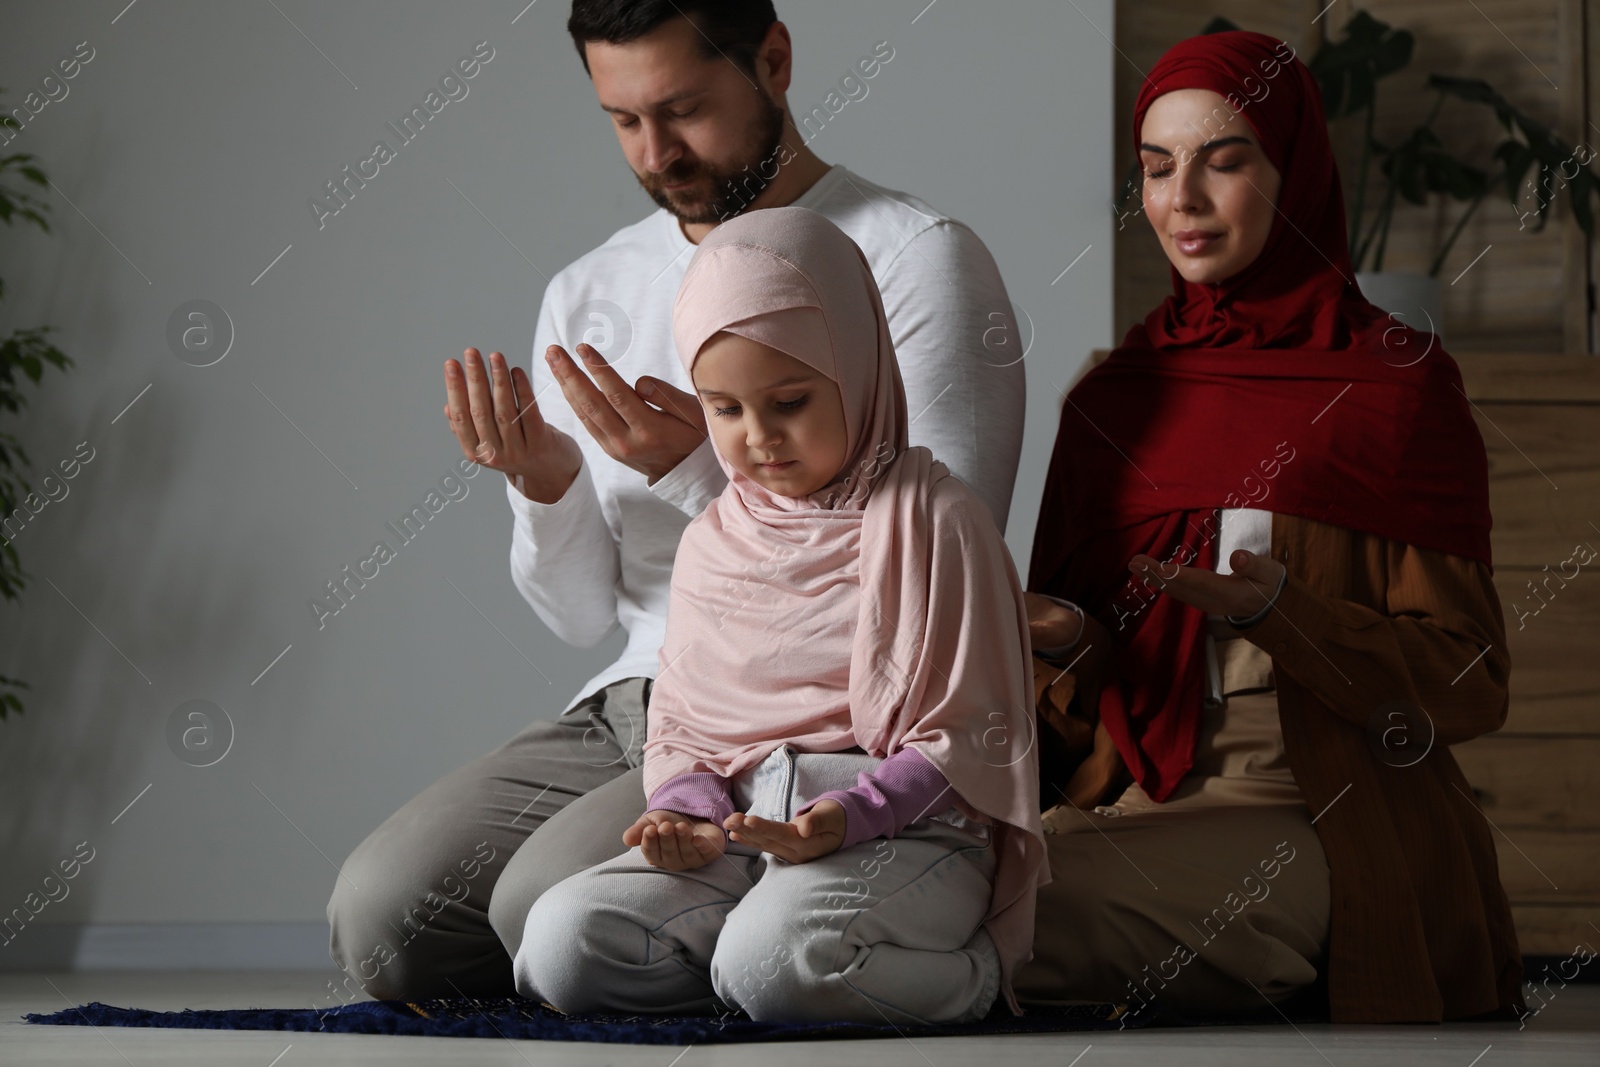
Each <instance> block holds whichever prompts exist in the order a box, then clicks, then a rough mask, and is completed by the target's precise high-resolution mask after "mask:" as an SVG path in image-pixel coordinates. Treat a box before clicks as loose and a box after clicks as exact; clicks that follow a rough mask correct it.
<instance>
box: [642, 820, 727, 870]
mask: <svg viewBox="0 0 1600 1067" xmlns="http://www.w3.org/2000/svg"><path fill="white" fill-rule="evenodd" d="M622 843H623V844H625V845H627V846H629V847H630V848H631V847H633V846H634V845H638V846H639V848H640V851H641V852H643V853H644V859H645V862H646V863H648V864H650V866H652V867H664V868H666V869H667V870H669V871H687V870H691V869H693V868H695V867H704V866H705V865H706V864H708V863H710V862H712V861H713V860H715V859H716V858H717V857H718V856H721V855H722V853H723V852H724V850H726V849H727V847H728V840H727V838H726V836H724V834H723V832H722V828H721V827H720V826H718V825H717V824H716V823H714V822H711V821H710V820H708V819H696V818H693V817H691V816H688V815H684V814H682V813H680V812H676V811H667V810H665V809H661V808H657V809H655V810H653V811H647V812H645V813H644V814H643V815H641V816H639V818H638V819H636V820H634V823H633V825H632V826H630V827H628V828H627V829H626V830H624V831H622Z"/></svg>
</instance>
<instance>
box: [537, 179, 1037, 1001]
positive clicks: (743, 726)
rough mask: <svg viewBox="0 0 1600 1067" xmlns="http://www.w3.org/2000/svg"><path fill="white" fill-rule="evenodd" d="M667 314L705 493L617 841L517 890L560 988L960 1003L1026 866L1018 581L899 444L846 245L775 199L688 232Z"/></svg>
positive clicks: (886, 348) (882, 329)
mask: <svg viewBox="0 0 1600 1067" xmlns="http://www.w3.org/2000/svg"><path fill="white" fill-rule="evenodd" d="M673 336H674V339H675V341H676V343H677V348H678V354H679V357H680V358H681V359H682V361H683V364H684V368H685V370H686V371H687V372H688V373H689V376H690V378H691V380H692V381H693V384H694V387H695V389H696V391H697V393H698V395H699V397H700V400H701V403H702V404H703V405H704V407H705V409H706V416H707V420H706V421H707V425H708V427H709V430H710V434H711V437H712V442H713V444H714V446H715V449H716V452H717V460H718V462H719V463H720V464H721V466H722V468H723V470H724V471H725V472H726V473H727V475H728V486H727V489H726V490H725V491H724V492H723V494H722V495H721V496H720V497H719V498H718V499H716V500H715V501H713V502H712V503H711V505H710V506H709V507H707V509H706V510H705V512H704V513H703V514H701V515H700V516H699V517H698V518H696V519H695V520H694V521H693V522H691V523H690V524H689V526H688V528H687V529H686V530H685V531H684V534H683V539H682V541H681V543H680V544H679V547H678V554H677V558H676V561H675V563H674V566H673V575H672V594H671V596H672V599H671V602H670V604H669V608H668V614H667V628H666V637H665V642H664V644H663V646H662V649H661V659H660V670H659V672H658V674H657V677H656V680H655V684H654V687H653V689H652V691H651V697H650V706H649V711H648V739H647V741H646V742H645V746H644V751H645V764H644V777H645V793H646V796H647V797H648V801H647V804H648V808H649V810H648V811H646V812H645V814H644V815H643V816H641V817H640V818H639V820H638V821H637V822H635V823H634V825H633V826H631V827H630V828H629V829H628V830H627V832H626V833H625V834H624V835H623V843H624V844H626V845H629V846H632V847H631V848H630V851H628V852H626V853H624V854H623V855H621V856H619V857H617V858H616V859H613V860H609V861H607V862H605V863H602V864H599V865H598V866H596V867H592V868H590V869H589V870H587V871H584V872H582V873H580V874H577V875H574V876H572V877H571V878H568V879H566V880H565V881H563V882H561V883H559V884H558V885H556V886H555V887H553V888H552V889H550V890H549V891H547V892H546V893H545V894H544V895H542V896H541V897H540V898H539V899H538V901H537V903H536V904H535V905H534V906H533V908H532V909H531V910H530V912H529V914H528V918H527V926H526V934H525V936H524V937H523V940H522V946H521V949H520V950H519V951H518V953H517V957H516V961H515V968H516V977H517V987H518V989H519V990H520V991H521V992H522V993H523V994H524V995H525V996H529V997H536V998H539V999H542V1000H545V1001H547V1002H549V1003H550V1004H551V1005H552V1006H554V1007H556V1008H558V1009H560V1010H562V1011H565V1012H593V1011H621V1012H651V1013H702V1012H706V1011H720V1010H726V1009H730V1008H732V1009H738V1010H742V1011H744V1012H745V1013H747V1014H748V1015H750V1016H751V1017H752V1018H755V1019H761V1020H786V1021H800V1020H850V1021H862V1022H877V1023H881V1022H884V1021H888V1022H892V1023H897V1024H898V1023H934V1022H954V1021H970V1020H974V1019H980V1018H982V1017H983V1016H984V1015H986V1014H987V1013H988V1011H989V1010H990V1008H991V1007H992V1006H993V1005H994V1004H995V1002H996V999H997V997H998V996H999V995H1000V994H1004V998H1005V1003H1006V1006H1007V1007H1008V1008H1009V1009H1010V1010H1011V1011H1012V1012H1013V1013H1016V1014H1021V1009H1020V1008H1019V1006H1018V1005H1017V1002H1016V997H1015V995H1014V993H1013V992H1012V978H1013V976H1014V975H1015V974H1016V972H1017V970H1018V969H1019V968H1020V967H1021V966H1022V964H1024V963H1026V962H1027V961H1028V959H1029V958H1030V956H1031V954H1032V953H1031V943H1032V939H1033V924H1034V893H1035V890H1036V888H1037V887H1038V886H1040V885H1043V884H1045V883H1047V882H1048V881H1049V880H1050V874H1049V868H1048V865H1047V863H1046V860H1045V854H1044V841H1043V837H1042V832H1041V829H1040V824H1039V787H1038V756H1037V753H1036V752H1035V751H1034V734H1033V714H1034V713H1033V705H1032V702H1031V700H1030V699H1029V698H1030V696H1031V693H1030V681H1029V669H1028V642H1029V638H1028V624H1027V612H1026V608H1025V607H1024V602H1023V594H1022V587H1021V583H1020V582H1019V580H1018V578H1017V574H1016V569H1015V567H1014V566H1013V564H1012V560H1011V557H1010V555H1009V553H1008V552H1007V550H1006V545H1005V542H1004V541H1003V540H1002V538H1001V536H1000V533H999V531H998V530H997V529H996V528H995V525H994V521H993V519H992V518H991V517H990V515H989V512H988V510H987V509H986V508H985V506H984V505H983V503H982V502H981V501H980V500H979V499H978V497H977V496H975V495H974V494H973V493H972V492H971V490H969V489H968V488H967V487H966V485H964V484H963V483H962V482H961V481H960V480H959V479H957V478H955V477H952V476H951V475H950V473H949V471H948V469H947V468H946V467H945V465H944V464H942V463H940V462H939V461H937V460H935V459H934V458H933V456H932V454H931V453H930V452H929V450H928V449H926V448H923V447H915V448H912V447H908V445H907V434H906V431H907V418H906V399H905V390H904V387H903V385H902V382H901V378H900V370H899V365H898V364H897V363H896V361H895V356H894V347H893V344H892V343H891V341H890V338H889V330H888V324H887V319H886V317H885V315H884V310H883V303H882V300H881V298H880V296H879V293H878V287H877V285H876V284H875V282H874V281H873V278H872V273H871V270H870V269H869V267H868V265H867V263H866V260H865V258H864V257H863V256H862V254H861V251H860V249H859V248H858V247H857V246H856V245H855V243H854V242H852V241H851V240H850V238H849V237H847V236H846V235H845V234H844V233H843V231H841V230H840V229H838V227H836V226H835V225H834V224H833V223H832V222H830V221H828V219H826V218H825V217H823V216H822V215H820V214H818V213H816V212H814V211H810V210H808V209H806V208H800V207H782V208H769V209H765V210H760V211H753V212H749V213H747V214H745V215H741V216H739V217H738V218H735V219H733V220H731V221H729V222H726V223H724V224H722V225H721V226H718V227H717V228H716V229H715V230H713V231H712V232H711V234H710V235H709V236H707V237H706V239H705V240H704V241H702V242H701V244H700V246H699V248H698V249H697V250H696V252H695V255H694V259H693V261H692V262H691V263H690V265H689V269H688V271H687V273H686V274H685V275H684V279H683V284H682V287H681V288H680V289H679V291H678V297H677V302H676V304H675V305H674V308H673Z"/></svg>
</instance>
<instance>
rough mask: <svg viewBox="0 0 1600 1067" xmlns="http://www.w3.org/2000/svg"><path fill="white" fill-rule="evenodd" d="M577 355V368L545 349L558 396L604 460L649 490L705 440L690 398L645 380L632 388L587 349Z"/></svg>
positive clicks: (560, 352)
mask: <svg viewBox="0 0 1600 1067" xmlns="http://www.w3.org/2000/svg"><path fill="white" fill-rule="evenodd" d="M578 355H579V356H581V357H583V365H582V369H580V367H579V364H578V362H577V361H575V360H574V359H573V358H572V357H571V356H570V355H568V354H567V350H566V349H564V348H562V347H561V346H560V345H551V346H550V347H549V348H548V349H546V350H545V360H546V362H548V363H549V364H550V371H551V373H552V374H554V375H555V379H556V382H557V384H559V385H560V386H561V393H562V395H563V396H565V397H566V398H567V403H568V404H570V405H571V406H572V410H573V413H574V414H576V415H577V416H578V421H579V422H581V423H583V425H584V427H585V428H587V429H588V431H589V433H590V434H592V435H593V436H594V439H595V440H596V441H597V442H599V445H600V447H601V448H603V449H605V452H606V455H608V456H610V457H611V458H612V459H614V460H616V461H617V462H618V463H622V464H624V465H626V466H628V467H632V468H633V469H634V470H636V471H638V472H639V473H640V474H643V475H646V476H647V477H648V478H649V479H650V484H651V485H654V484H655V483H656V481H657V480H658V479H659V478H661V476H662V475H664V474H666V473H667V472H668V471H670V470H672V468H674V467H676V466H677V465H678V464H679V463H681V462H682V461H683V459H684V457H685V456H687V455H688V454H689V453H691V452H693V451H694V450H695V449H696V448H698V447H700V442H701V441H704V440H705V438H706V415H705V411H704V410H703V409H702V408H701V407H700V401H699V399H698V398H697V397H695V395H694V394H692V393H686V392H684V391H683V390H682V389H679V388H677V387H676V386H674V385H672V384H671V383H670V382H664V381H662V380H661V379H660V378H653V377H650V376H648V375H647V376H645V377H642V378H640V379H639V381H638V383H637V385H638V387H637V388H635V387H634V386H632V385H629V384H628V383H627V381H626V380H624V379H623V377H622V375H620V374H618V373H617V372H616V371H615V370H613V369H612V368H611V366H610V364H608V363H606V361H605V360H604V359H603V358H602V357H601V355H600V353H599V352H597V351H596V350H595V349H594V348H593V347H592V346H590V345H587V344H580V345H578ZM585 370H587V371H588V373H587V374H585V373H584V371H585ZM591 376H592V377H593V381H591V380H590V378H591ZM652 405H653V406H652Z"/></svg>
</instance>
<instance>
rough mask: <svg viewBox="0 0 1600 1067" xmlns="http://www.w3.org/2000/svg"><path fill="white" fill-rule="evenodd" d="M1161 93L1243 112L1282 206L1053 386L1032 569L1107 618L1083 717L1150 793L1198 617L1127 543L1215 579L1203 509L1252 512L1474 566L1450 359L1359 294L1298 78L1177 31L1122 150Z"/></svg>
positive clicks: (1476, 454) (1154, 791)
mask: <svg viewBox="0 0 1600 1067" xmlns="http://www.w3.org/2000/svg"><path fill="white" fill-rule="evenodd" d="M1177 89H1210V90H1212V91H1213V92H1216V93H1218V94H1220V95H1221V96H1222V97H1223V98H1224V100H1226V101H1227V103H1228V107H1229V108H1230V109H1231V110H1233V111H1238V112H1242V113H1243V115H1244V117H1245V119H1246V121H1248V122H1249V123H1250V126H1251V128H1252V129H1253V130H1254V131H1255V133H1256V136H1257V137H1258V138H1259V139H1260V141H1261V146H1262V149H1263V150H1264V151H1265V152H1266V155H1267V157H1268V159H1270V160H1271V161H1272V164H1273V166H1274V167H1276V168H1277V170H1278V172H1279V174H1280V175H1281V176H1282V184H1281V186H1280V189H1279V193H1278V201H1277V214H1276V217H1275V219H1274V221H1273V225H1272V229H1271V232H1270V234H1269V235H1268V238H1267V243H1266V246H1265V248H1264V249H1263V250H1262V252H1261V255H1260V256H1259V257H1257V258H1256V260H1255V261H1254V262H1252V263H1251V264H1250V265H1249V266H1248V267H1246V268H1245V269H1244V270H1242V271H1240V272H1239V273H1238V274H1236V275H1234V276H1233V277H1231V278H1228V279H1227V280H1225V281H1223V282H1220V283H1218V284H1195V283H1190V282H1187V281H1185V280H1184V279H1183V277H1182V276H1181V275H1180V274H1179V273H1178V272H1177V270H1176V269H1174V270H1173V271H1172V287H1173V295H1172V296H1170V297H1168V298H1167V299H1166V300H1165V301H1164V302H1163V303H1162V304H1161V306H1159V307H1158V308H1156V309H1155V310H1154V311H1152V312H1151V313H1150V314H1149V316H1147V317H1146V318H1145V320H1144V322H1143V323H1142V324H1141V325H1138V326H1135V327H1134V328H1133V329H1131V330H1129V331H1128V335H1127V337H1125V338H1124V339H1123V342H1122V345H1121V347H1119V348H1117V349H1116V350H1115V351H1113V352H1112V353H1111V355H1110V357H1109V358H1108V359H1106V360H1105V361H1104V362H1103V363H1101V364H1100V365H1099V366H1097V367H1095V368H1093V369H1092V370H1091V371H1090V372H1089V373H1088V374H1086V375H1085V376H1084V378H1083V380H1082V381H1081V382H1079V383H1078V385H1077V386H1076V387H1075V388H1074V389H1073V390H1072V392H1071V393H1070V394H1069V395H1068V397H1067V404H1066V405H1065V406H1064V407H1063V408H1062V412H1061V425H1060V429H1059V431H1058V432H1057V436H1056V445H1055V452H1054V454H1053V456H1052V457H1051V462H1050V472H1049V476H1048V478H1047V480H1046V483H1045V490H1044V498H1043V501H1042V504H1041V507H1040V512H1039V525H1038V528H1037V529H1036V530H1035V532H1034V541H1033V556H1032V560H1031V563H1030V567H1029V573H1028V588H1029V589H1031V590H1034V591H1036V592H1041V593H1049V594H1053V595H1056V596H1063V597H1067V598H1069V599H1072V600H1074V601H1075V602H1076V603H1078V604H1080V605H1081V606H1082V607H1083V608H1084V610H1085V611H1088V612H1091V613H1092V614H1094V615H1095V616H1096V617H1097V618H1099V619H1100V620H1101V621H1102V622H1103V623H1105V624H1106V626H1107V627H1108V628H1109V629H1110V631H1111V633H1112V636H1113V639H1114V640H1115V642H1116V654H1115V656H1114V657H1113V660H1112V663H1113V666H1112V668H1111V669H1112V677H1110V678H1109V679H1108V684H1106V685H1105V687H1104V688H1103V690H1102V693H1101V698H1100V708H1099V712H1100V717H1101V720H1102V721H1103V722H1104V723H1105V725H1106V730H1107V732H1108V733H1109V734H1110V735H1111V737H1112V739H1113V740H1114V741H1115V742H1116V745H1117V749H1118V751H1119V752H1120V753H1121V755H1122V758H1123V760H1124V762H1125V763H1126V764H1127V765H1128V768H1129V769H1130V770H1131V771H1132V772H1133V775H1134V777H1135V779H1136V780H1137V781H1138V782H1139V783H1140V785H1142V786H1143V787H1144V788H1145V790H1146V792H1148V793H1149V794H1150V796H1151V797H1152V798H1153V799H1155V800H1157V801H1160V800H1163V799H1165V798H1166V797H1167V796H1168V795H1169V794H1170V793H1171V792H1172V790H1173V788H1174V787H1175V786H1176V785H1177V784H1178V781H1179V779H1181V778H1182V777H1183V776H1184V774H1185V773H1187V772H1188V770H1189V769H1190V767H1191V766H1193V763H1194V749H1195V741H1196V738H1197V737H1198V736H1199V730H1200V717H1201V707H1202V684H1203V680H1204V676H1205V663H1204V658H1203V657H1204V654H1205V652H1204V640H1205V614H1204V612H1202V611H1200V610H1199V609H1197V608H1192V607H1189V606H1188V605H1186V604H1183V603H1181V602H1180V601H1178V600H1177V599H1175V598H1173V597H1170V596H1166V595H1162V594H1158V593H1156V592H1154V591H1153V590H1151V589H1150V588H1149V587H1147V586H1145V585H1144V583H1143V582H1141V581H1138V580H1136V579H1134V578H1132V576H1131V575H1130V574H1129V571H1128V561H1129V560H1130V559H1131V558H1132V557H1133V556H1134V555H1136V554H1139V553H1145V554H1147V555H1150V556H1153V557H1155V558H1156V559H1159V560H1163V561H1165V560H1168V559H1174V560H1176V561H1177V562H1179V563H1187V564H1190V565H1193V566H1196V567H1203V568H1207V569H1214V568H1215V565H1216V544H1215V539H1216V514H1215V510H1214V509H1216V508H1223V507H1228V508H1233V507H1259V508H1263V509H1265V510H1268V511H1273V512H1282V513H1285V514H1290V515H1298V516H1301V517H1304V518H1309V519H1315V520H1318V521H1320V522H1325V523H1331V524H1334V525H1338V526H1344V527H1348V528H1351V529H1355V530H1361V531H1363V532H1366V533H1371V534H1375V535H1377V536H1380V537H1385V538H1389V539H1392V540H1397V541H1404V542H1407V543H1409V544H1412V545H1417V546H1419V547H1423V548H1430V549H1437V550H1439V551H1441V552H1447V553H1451V554H1453V555H1459V556H1463V557H1466V558H1468V559H1474V560H1479V561H1481V562H1483V563H1484V564H1490V563H1491V560H1490V556H1489V522H1490V519H1489V493H1488V463H1487V459H1486V456H1485V453H1484V448H1483V439H1482V437H1481V436H1480V435H1479V433H1478V429H1477V426H1476V424H1475V423H1474V422H1473V420H1472V413H1471V410H1470V407H1469V405H1468V403H1467V400H1466V395H1465V393H1464V392H1463V391H1462V388H1461V374H1460V371H1459V370H1458V368H1457V367H1456V364H1455V361H1454V360H1453V359H1451V358H1450V356H1449V355H1447V354H1446V353H1445V352H1444V351H1443V349H1442V348H1441V347H1440V345H1439V342H1438V338H1437V337H1435V336H1434V335H1432V334H1429V333H1419V332H1417V331H1415V330H1412V329H1410V328H1409V327H1406V326H1404V325H1402V324H1401V323H1399V322H1397V321H1395V320H1392V319H1390V318H1389V317H1388V316H1387V315H1385V313H1384V312H1383V311H1381V310H1380V309H1378V308H1376V307H1374V306H1373V305H1372V304H1370V303H1368V302H1367V300H1366V299H1365V298H1364V297H1362V295H1361V291H1360V290H1359V289H1358V288H1357V287H1356V284H1355V275H1354V272H1353V271H1352V269H1351V264H1350V252H1349V247H1348V243H1347V241H1346V238H1345V214H1344V198H1343V195H1342V193H1341V191H1340V184H1339V172H1338V168H1337V167H1336V166H1335V164H1334V160H1333V151H1332V147H1331V145H1330V144H1329V141H1328V131H1327V126H1326V123H1325V120H1324V117H1323V111H1322V99H1321V94H1320V92H1319V90H1318V87H1317V83H1316V81H1315V79H1314V78H1313V77H1312V75H1311V72H1310V71H1309V70H1308V69H1307V68H1306V66H1305V64H1304V63H1302V62H1301V61H1300V60H1299V59H1298V58H1295V57H1294V54H1293V50H1292V49H1290V48H1289V46H1288V45H1286V44H1284V43H1282V42H1280V41H1277V40H1274V39H1273V38H1271V37H1267V36H1265V35H1263V34H1258V33H1248V32H1243V31H1235V32H1229V33H1217V34H1209V35H1206V36H1202V37H1193V38H1190V39H1189V40H1186V41H1183V42H1180V43H1179V44H1178V45H1177V46H1175V47H1174V48H1172V49H1171V50H1170V51H1169V52H1167V54H1166V55H1164V56H1163V57H1162V58H1161V60H1160V62H1158V63H1157V64H1156V66H1155V67H1154V69H1152V70H1151V71H1150V74H1149V76H1148V77H1147V78H1146V79H1145V83H1144V87H1143V89H1142V90H1141V91H1140V94H1139V99H1138V102H1137V103H1136V105H1135V107H1134V117H1133V132H1134V145H1135V150H1136V151H1137V146H1138V144H1139V142H1140V130H1141V128H1142V127H1143V124H1144V116H1145V112H1146V111H1147V110H1148V108H1149V107H1150V104H1151V103H1152V102H1153V101H1154V100H1155V99H1156V98H1157V97H1159V96H1161V95H1162V94H1164V93H1169V92H1172V91H1174V90H1177ZM1219 117H1220V116H1219ZM1320 562H1321V561H1317V560H1290V561H1288V564H1287V565H1288V566H1289V567H1290V569H1291V570H1295V571H1296V573H1297V574H1301V575H1304V574H1305V570H1304V568H1307V567H1315V566H1317V565H1318V564H1319V563H1320Z"/></svg>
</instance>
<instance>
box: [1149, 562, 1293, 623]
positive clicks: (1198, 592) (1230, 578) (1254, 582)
mask: <svg viewBox="0 0 1600 1067" xmlns="http://www.w3.org/2000/svg"><path fill="white" fill-rule="evenodd" d="M1229 563H1230V564H1231V565H1232V567H1233V573H1232V574H1218V573H1217V572H1216V571H1208V570H1206V569H1205V568H1203V567H1183V566H1179V565H1178V564H1176V563H1170V562H1168V563H1162V562H1161V561H1160V560H1157V559H1154V558H1152V557H1150V556H1146V555H1142V554H1141V555H1138V556H1134V557H1133V558H1132V559H1131V560H1129V561H1128V569H1129V570H1130V571H1132V572H1133V573H1134V574H1135V575H1136V576H1138V577H1140V578H1143V579H1145V581H1147V582H1148V583H1150V585H1152V586H1154V587H1155V588H1156V589H1159V590H1160V591H1161V592H1163V593H1166V594H1167V595H1168V596H1173V597H1176V598H1177V599H1179V600H1181V601H1183V602H1184V603H1185V604H1189V605H1191V606H1192V607H1197V608H1199V609H1200V610H1201V611H1204V612H1206V613H1207V614H1210V615H1254V614H1255V613H1256V612H1258V611H1260V610H1261V609H1262V608H1264V607H1266V606H1267V602H1268V601H1269V600H1271V599H1272V594H1273V593H1275V592H1277V590H1278V580H1279V579H1280V578H1282V577H1283V572H1284V566H1283V564H1282V563H1279V562H1278V561H1277V560H1275V559H1273V558H1272V557H1271V556H1258V555H1256V554H1255V553H1254V552H1249V551H1246V550H1245V549H1242V548H1241V549H1239V550H1238V551H1236V552H1234V554H1233V558H1232V559H1231V560H1229Z"/></svg>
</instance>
